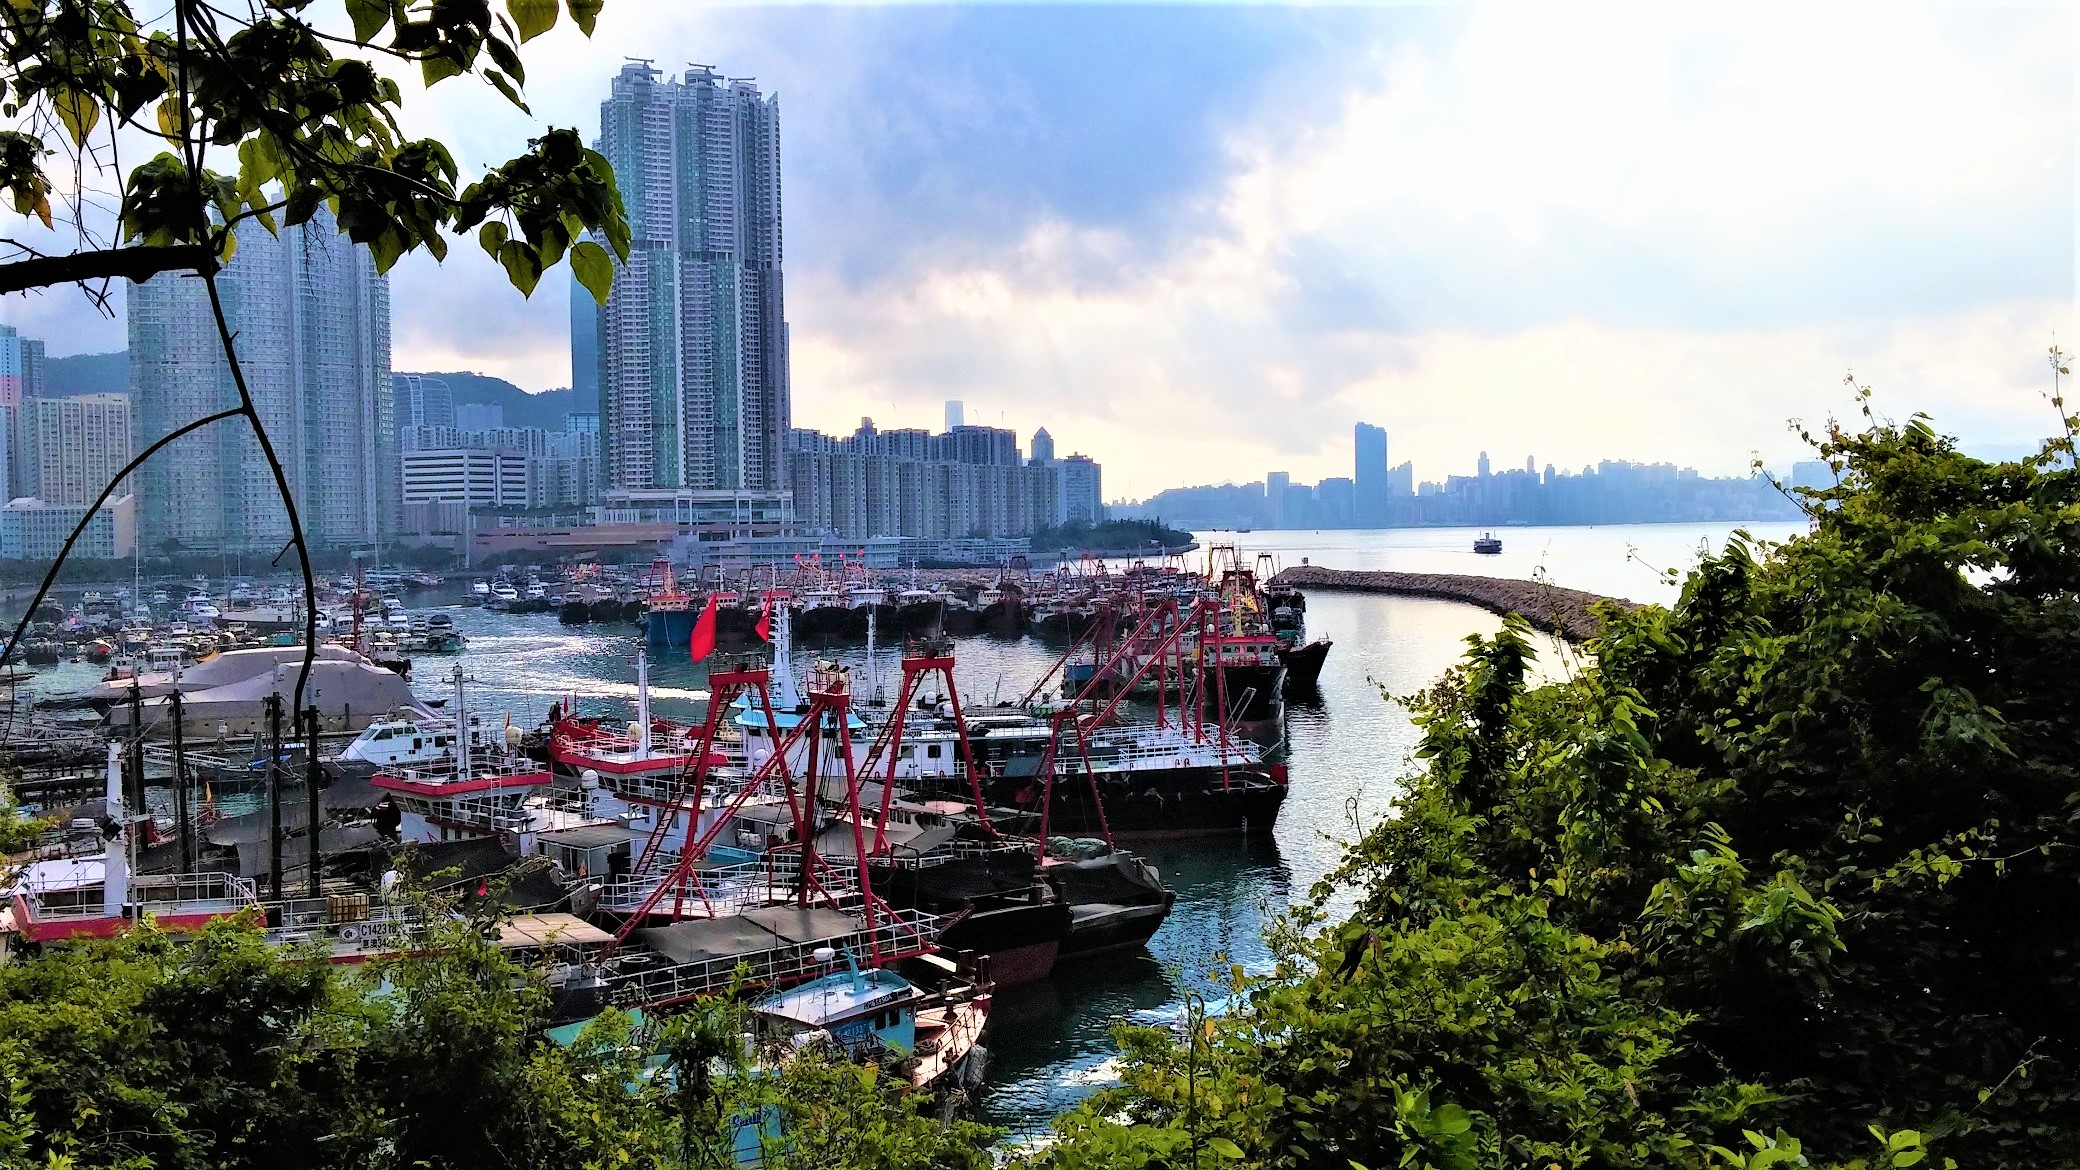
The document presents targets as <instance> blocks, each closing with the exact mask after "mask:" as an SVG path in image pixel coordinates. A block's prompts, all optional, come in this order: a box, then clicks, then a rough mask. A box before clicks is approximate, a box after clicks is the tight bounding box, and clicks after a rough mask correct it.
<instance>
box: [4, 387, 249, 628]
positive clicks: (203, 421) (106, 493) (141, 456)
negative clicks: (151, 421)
mask: <svg viewBox="0 0 2080 1170" xmlns="http://www.w3.org/2000/svg"><path fill="white" fill-rule="evenodd" d="M244 413H245V409H244V408H243V407H237V406H234V407H232V408H231V409H229V410H220V411H218V412H217V413H215V414H206V415H204V416H202V417H201V418H198V419H196V420H195V421H194V422H191V423H188V424H186V425H185V426H181V427H177V428H175V429H174V430H172V431H169V432H167V434H166V435H165V436H164V437H162V438H160V439H159V441H157V442H155V443H153V444H152V445H151V446H149V447H146V448H145V449H144V450H142V451H140V452H138V453H137V457H136V458H135V459H132V460H131V461H130V462H128V463H125V464H124V465H123V470H121V471H118V472H116V474H115V477H114V478H112V479H110V480H109V481H108V483H107V484H106V485H104V486H103V487H102V489H101V494H100V495H98V496H95V497H94V502H93V503H91V504H89V505H87V511H86V514H85V515H83V516H81V517H80V518H79V523H78V524H75V525H73V526H72V535H70V536H68V537H66V538H65V544H64V546H63V547H62V548H60V549H59V550H58V555H57V556H55V557H53V558H52V559H51V567H50V569H49V571H48V572H46V573H44V575H43V584H41V585H39V586H37V587H36V596H34V597H32V598H30V599H29V608H28V611H27V612H25V613H23V614H22V620H20V621H18V622H16V623H15V624H14V632H13V633H11V634H9V635H8V636H7V648H6V649H5V650H0V662H5V661H7V660H8V659H10V658H12V657H14V651H15V647H16V645H18V644H19V643H20V642H21V640H22V632H23V631H24V630H27V629H28V628H29V622H30V620H31V619H33V618H34V617H35V616H36V607H37V606H39V605H42V604H43V599H44V598H45V597H46V596H48V595H49V594H50V591H51V586H52V585H53V584H54V583H56V581H57V580H58V570H60V569H62V568H64V567H65V558H67V557H69V556H71V555H72V546H73V545H75V544H77V543H79V538H80V535H81V534H82V533H84V532H86V530H87V525H89V524H91V523H93V522H94V514H95V513H96V512H99V511H100V510H101V507H102V505H104V504H106V503H108V497H110V496H111V495H114V494H115V490H116V488H117V487H118V486H120V485H121V484H122V482H123V481H124V480H126V479H129V478H130V476H131V475H132V474H133V473H135V472H136V471H137V469H138V468H140V467H143V466H144V462H145V460H147V459H150V458H151V457H152V456H154V455H156V454H158V453H159V449H160V448H161V447H164V446H166V445H167V444H168V443H171V442H173V441H174V440H175V439H178V438H180V437H181V436H182V435H186V434H191V433H193V432H195V431H199V430H201V429H202V428H204V427H206V426H208V425H209V424H211V423H213V422H221V421H223V420H224V419H227V418H237V417H238V416H239V415H241V414H244Z"/></svg>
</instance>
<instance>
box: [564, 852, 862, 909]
mask: <svg viewBox="0 0 2080 1170" xmlns="http://www.w3.org/2000/svg"><path fill="white" fill-rule="evenodd" d="M671 860H672V861H673V862H674V863H676V862H677V860H678V858H677V857H676V855H675V856H673V857H672V858H671ZM800 874H801V859H800V856H799V855H798V854H792V853H769V854H767V855H766V856H765V857H764V858H761V859H759V860H757V861H740V862H735V863H733V864H729V865H719V866H715V867H713V868H710V869H705V870H702V871H700V872H699V873H697V874H696V875H694V876H695V878H697V879H698V884H697V885H696V884H695V883H694V882H693V881H689V882H688V884H687V889H686V892H685V895H684V898H683V900H681V901H680V903H679V911H680V913H681V914H682V915H687V916H697V917H702V918H708V917H714V918H723V917H727V916H729V915H731V914H741V913H742V912H744V911H746V910H755V909H757V908H758V907H760V906H766V905H771V904H772V903H773V902H774V901H775V900H776V899H780V898H785V897H787V896H789V895H790V894H791V893H792V892H793V890H794V888H795V884H796V882H797V881H798V880H799V876H800ZM675 880H676V878H675V877H674V875H673V873H672V871H671V870H670V869H667V868H663V867H659V868H657V869H653V870H652V871H651V872H648V873H642V874H632V875H628V876H625V877H619V878H612V879H609V880H607V881H605V882H602V883H601V884H600V896H599V907H600V909H602V910H607V911H612V912H618V913H624V914H626V913H632V912H634V911H635V910H638V909H640V908H641V907H642V905H643V903H644V902H646V901H648V900H649V898H650V895H652V894H654V893H656V892H657V888H658V887H659V886H661V885H666V884H668V883H671V882H673V881H675ZM816 884H817V885H818V886H820V887H822V889H823V891H824V894H825V896H826V899H827V900H831V901H836V902H838V903H840V904H844V903H849V902H851V901H853V900H855V899H857V898H858V897H859V879H858V876H857V875H855V874H847V873H846V872H845V871H844V870H843V869H842V868H841V869H837V870H830V869H826V870H823V871H822V872H819V873H818V874H817V875H816ZM659 904H660V905H662V904H663V903H662V902H660V903H659ZM689 907H690V908H691V909H689Z"/></svg>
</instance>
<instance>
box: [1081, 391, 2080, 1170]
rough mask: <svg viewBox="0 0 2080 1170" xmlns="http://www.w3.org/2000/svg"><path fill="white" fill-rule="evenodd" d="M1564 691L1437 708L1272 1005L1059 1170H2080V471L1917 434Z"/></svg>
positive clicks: (1449, 693) (1477, 689)
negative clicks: (2079, 592) (2078, 849)
mask: <svg viewBox="0 0 2080 1170" xmlns="http://www.w3.org/2000/svg"><path fill="white" fill-rule="evenodd" d="M1818 444H1819V447H1820V453H1821V455H1822V457H1823V458H1826V459H1828V460H1829V461H1830V462H1832V463H1833V464H1835V466H1836V469H1837V471H1838V473H1839V475H1840V477H1841V482H1840V484H1839V485H1838V486H1836V487H1834V488H1830V489H1827V490H1824V491H1817V492H1812V493H1809V494H1808V495H1807V496H1806V497H1805V499H1806V502H1807V504H1808V506H1809V508H1810V511H1811V515H1812V518H1813V529H1812V532H1811V533H1810V535H1806V536H1801V537H1798V538H1796V539H1793V540H1791V541H1789V542H1786V543H1784V544H1782V545H1777V546H1764V545H1760V544H1757V543H1755V542H1752V541H1750V540H1747V539H1745V538H1741V539H1737V540H1736V541H1735V542H1734V543H1733V544H1731V545H1730V546H1729V547H1728V548H1727V549H1725V550H1724V551H1723V552H1721V553H1720V554H1718V555H1716V556H1712V557H1709V558H1707V559H1705V560H1704V561H1703V562H1702V563H1701V564H1700V565H1699V567H1698V568H1697V569H1696V571H1694V572H1693V573H1691V574H1690V576H1689V578H1688V580H1687V582H1686V583H1685V585H1684V587H1683V591H1682V595H1681V599H1680V600H1679V601H1678V602H1677V603H1676V604H1675V605H1674V606H1673V607H1672V608H1662V607H1646V608H1644V609H1641V610H1639V611H1637V612H1633V613H1626V612H1621V611H1618V610H1616V609H1615V608H1611V609H1608V610H1607V612H1606V613H1605V614H1604V618H1605V620H1606V622H1607V623H1608V626H1607V629H1606V632H1605V634H1604V636H1603V637H1602V638H1601V639H1600V640H1599V641H1598V642H1596V643H1595V644H1593V645H1592V646H1591V647H1590V661H1589V664H1588V665H1587V666H1585V667H1584V668H1582V669H1581V670H1579V671H1578V672H1576V673H1575V674H1573V675H1572V676H1570V677H1566V678H1561V679H1558V680H1556V681H1551V682H1547V683H1545V684H1544V685H1536V686H1535V685H1532V684H1531V683H1530V682H1529V681H1528V676H1529V674H1530V667H1531V662H1532V658H1533V655H1534V648H1533V643H1532V640H1531V638H1530V636H1529V634H1528V631H1527V630H1526V629H1525V628H1524V627H1523V626H1522V624H1521V623H1519V622H1517V621H1516V620H1514V619H1512V620H1511V621H1510V622H1509V623H1508V624H1507V625H1506V627H1505V629H1504V630H1503V631H1502V632H1501V633H1500V634H1499V635H1497V636H1495V637H1493V638H1474V639H1471V640H1470V641H1471V648H1470V651H1469V653H1468V655H1467V656H1466V659H1465V661H1464V663H1463V664H1462V665H1461V666H1459V667H1458V668H1456V669H1455V670H1454V671H1453V672H1451V673H1450V674H1449V675H1448V676H1447V677H1446V678H1445V679H1444V680H1443V681H1442V682H1441V683H1440V684H1439V685H1438V686H1437V687H1435V688H1434V689H1433V690H1432V691H1430V692H1429V693H1428V694H1425V695H1422V696H1418V697H1416V698H1414V699H1412V700H1410V702H1411V703H1412V705H1413V708H1414V710H1415V712H1416V714H1417V718H1418V721H1419V723H1420V725H1421V728H1422V732H1423V741H1422V747H1421V750H1420V752H1419V756H1420V758H1421V760H1422V762H1423V765H1424V767H1423V770H1422V772H1421V773H1420V774H1419V775H1417V776H1415V777H1413V778H1412V779H1411V780H1410V781H1409V784H1408V787H1407V789H1406V792H1405V795H1404V796H1403V797H1402V799H1401V800H1400V801H1399V803H1398V807H1397V809H1396V815H1395V816H1394V817H1392V818H1391V819H1389V820H1387V821H1385V822H1383V823H1381V824H1380V825H1378V826H1377V827H1375V828H1374V829H1372V830H1371V831H1370V832H1368V833H1367V834H1366V835H1365V836H1364V837H1363V839H1362V840H1360V841H1359V842H1358V843H1357V844H1356V845H1355V846H1354V847H1353V849H1352V850H1351V852H1350V854H1349V855H1348V858H1347V860H1346V862H1345V864H1344V865H1343V866H1342V868H1341V869H1340V870H1339V872H1337V873H1336V874H1334V875H1332V878H1331V879H1330V881H1328V882H1326V883H1325V884H1324V886H1323V888H1321V889H1319V890H1317V891H1316V897H1315V899H1314V904H1315V905H1322V904H1324V903H1327V902H1329V901H1330V900H1331V899H1332V898H1336V897H1339V896H1341V897H1344V898H1347V899H1350V900H1351V901H1352V902H1354V909H1353V910H1352V912H1351V913H1350V914H1349V915H1348V916H1347V917H1344V918H1342V919H1341V920H1340V921H1330V920H1329V919H1328V918H1327V917H1325V916H1324V915H1323V914H1321V913H1320V912H1319V911H1315V910H1311V909H1307V910H1302V911H1301V912H1299V913H1297V914H1296V915H1295V916H1294V917H1293V918H1292V919H1291V920H1289V921H1288V922H1287V923H1286V924H1284V925H1283V926H1282V927H1281V929H1280V930H1279V931H1278V932H1277V933H1276V937H1275V939H1274V943H1275V953H1276V955H1277V966H1276V969H1275V970H1274V971H1272V972H1270V973H1269V974H1268V975H1266V976H1265V977H1263V978H1260V979H1254V980H1242V979H1239V978H1238V982H1237V987H1236V991H1235V996H1234V999H1233V1001H1232V1005H1233V1006H1232V1010H1231V1011H1230V1012H1229V1013H1228V1014H1227V1015H1226V1016H1224V1017H1222V1018H1218V1019H1213V1020H1210V1021H1206V1022H1204V1023H1203V1024H1198V1025H1196V1026H1195V1027H1194V1029H1193V1030H1192V1032H1191V1033H1190V1034H1189V1035H1188V1036H1186V1037H1185V1038H1183V1039H1182V1040H1180V1039H1179V1038H1177V1037H1174V1036H1171V1035H1169V1034H1167V1033H1163V1032H1152V1031H1145V1030H1144V1031H1139V1032H1131V1033H1128V1034H1127V1035H1126V1036H1125V1037H1124V1040H1125V1041H1126V1043H1127V1045H1128V1048H1127V1054H1126V1060H1125V1073H1124V1080H1123V1084H1122V1086H1121V1087H1120V1088H1119V1089H1117V1090H1114V1091H1111V1092H1108V1093H1105V1094H1101V1095H1100V1096H1099V1097H1098V1098H1096V1099H1095V1100H1094V1101H1093V1102H1092V1103H1091V1104H1089V1105H1088V1106H1087V1107H1085V1108H1084V1109H1082V1110H1080V1111H1078V1112H1077V1113H1075V1114H1073V1115H1071V1116H1070V1117H1068V1118H1065V1119H1064V1121H1063V1122H1062V1124H1061V1128H1062V1133H1063V1141H1062V1142H1061V1143H1060V1144H1059V1145H1057V1146H1055V1147H1053V1148H1052V1149H1051V1150H1049V1151H1048V1152H1047V1153H1045V1154H1044V1155H1043V1156H1042V1160H1043V1161H1045V1162H1047V1163H1049V1164H1050V1165H1052V1166H1060V1167H1081V1166H1085V1165H1105V1166H1120V1165H1162V1166H1177V1165H1191V1166H1194V1167H1199V1166H1221V1165H1227V1164H1231V1163H1232V1164H1237V1165H1244V1164H1246V1165H1260V1166H1267V1167H1273V1166H1275V1167H1327V1168H1332V1170H1345V1168H1347V1167H1354V1166H1362V1167H1384V1166H1409V1167H1416V1166H1431V1167H1440V1168H1455V1170H1456V1168H1471V1167H1489V1166H1493V1167H1505V1166H1507V1167H1518V1166H1540V1167H1544V1166H1561V1167H1573V1166H1613V1167H1624V1166H1642V1167H1644V1166H1691V1167H1721V1166H1724V1167H1743V1168H1759V1167H1767V1166H1788V1165H1798V1166H1803V1165H1839V1166H1863V1167H1884V1166H1910V1165H1917V1164H1921V1165H1967V1166H2053V1165H2072V1164H2075V1161H2076V1158H2080V1154H2076V1151H2080V1109H2076V1108H2075V1099H2076V1093H2080V1082H2076V1079H2075V1070H2074V1068H2073V1065H2072V1056H2071V1054H2072V1052H2073V1051H2074V1044H2075V1041H2076V1040H2080V1008H2076V1006H2075V1005H2076V1004H2080V997H2076V995H2075V990H2076V989H2075V986H2074V984H2075V979H2076V959H2080V953H2076V943H2080V904H2076V902H2075V900H2074V899H2073V898H2072V896H2071V895H2072V891H2073V889H2074V888H2075V882H2076V878H2080V873H2076V867H2075V857H2074V847H2075V845H2076V844H2080V834H2076V823H2075V817H2076V813H2080V789H2076V785H2075V771H2074V764H2073V753H2072V750H2071V744H2072V743H2073V742H2074V740H2075V738H2076V736H2080V719H2076V715H2080V676H2076V674H2075V672H2074V671H2073V670H2072V668H2071V664H2072V662H2073V661H2074V655H2075V652H2076V650H2080V645H2076V641H2080V598H2076V594H2075V585H2076V582H2080V528H2076V525H2080V472H2076V471H2075V470H2074V469H2073V467H2072V460H2071V458H2070V449H2069V447H2067V446H2066V445H2065V441H2064V440H2059V441H2056V442H2054V443H2052V444H2049V445H2047V447H2046V450H2045V453H2044V454H2043V455H2040V456H2038V457H2036V458H2033V459H2029V460H2024V461H2020V462H2015V463H2001V464H1989V463H1984V462H1981V461H1978V460H1974V459H1970V458H1967V457H1965V456H1963V455H1961V454H1960V453H1958V452H1957V451H1956V450H1955V447H1954V445H1953V444H1952V443H1951V442H1950V441H1949V440H1946V439H1944V438H1942V437H1940V436H1939V435H1937V434H1936V433H1935V432H1934V431H1933V430H1932V429H1931V428H1930V427H1928V425H1927V424H1926V423H1925V422H1923V421H1921V420H1919V419H1916V420H1914V421H1912V422H1909V423H1908V424H1906V425H1903V426H1895V425H1889V424H1882V423H1879V422H1876V421H1875V420H1874V421H1872V422H1871V423H1870V424H1869V426H1868V427H1867V428H1866V429H1864V430H1862V431H1860V432H1855V433H1852V432H1849V431H1846V430H1842V429H1839V428H1837V429H1831V430H1830V431H1829V432H1828V433H1827V434H1826V435H1824V436H1823V437H1821V438H1820V439H1819V440H1818Z"/></svg>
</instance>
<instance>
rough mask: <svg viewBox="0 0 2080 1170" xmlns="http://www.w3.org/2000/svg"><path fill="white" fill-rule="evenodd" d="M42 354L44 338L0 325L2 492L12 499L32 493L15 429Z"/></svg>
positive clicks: (31, 389) (0, 477) (39, 365)
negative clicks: (27, 489) (25, 488)
mask: <svg viewBox="0 0 2080 1170" xmlns="http://www.w3.org/2000/svg"><path fill="white" fill-rule="evenodd" d="M31 347H34V348H33V349H32V348H31ZM42 357H43V343H42V342H37V341H31V340H29V339H28V338H26V337H23V336H22V335H21V334H20V333H18V332H16V331H15V328H14V326H12V325H0V494H4V495H6V496H8V497H9V498H10V499H11V498H13V497H15V496H21V495H30V494H33V493H29V492H24V491H23V490H22V470H21V464H22V460H21V455H20V453H19V452H18V451H17V450H16V448H17V447H18V446H19V445H20V442H21V439H20V436H19V435H18V434H17V433H16V431H17V423H18V421H19V418H20V412H21V406H22V400H23V399H24V398H25V397H28V396H29V395H30V394H32V393H33V392H34V389H33V387H32V385H31V383H32V382H33V381H34V380H36V379H37V377H38V375H39V374H40V373H41V370H42V365H43V361H42Z"/></svg>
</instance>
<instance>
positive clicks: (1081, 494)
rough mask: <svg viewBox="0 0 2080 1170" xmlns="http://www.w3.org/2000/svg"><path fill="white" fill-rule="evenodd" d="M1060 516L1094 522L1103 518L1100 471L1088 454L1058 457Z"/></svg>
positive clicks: (1103, 497)
mask: <svg viewBox="0 0 2080 1170" xmlns="http://www.w3.org/2000/svg"><path fill="white" fill-rule="evenodd" d="M1062 519H1064V520H1067V521H1069V522H1070V523H1072V524H1073V523H1077V522H1079V521H1080V522H1082V523H1085V524H1097V523H1100V522H1101V521H1103V520H1104V519H1105V492H1104V484H1103V482H1102V477H1101V475H1100V470H1099V467H1098V465H1097V463H1096V462H1095V461H1093V460H1092V459H1091V457H1090V456H1088V455H1070V456H1066V457H1065V458H1063V460H1062Z"/></svg>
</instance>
